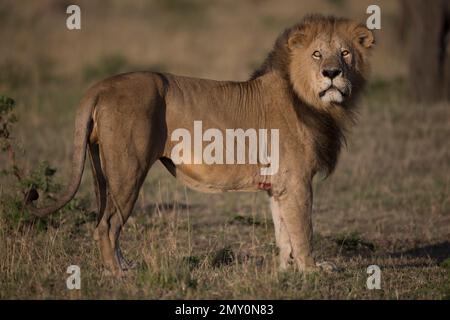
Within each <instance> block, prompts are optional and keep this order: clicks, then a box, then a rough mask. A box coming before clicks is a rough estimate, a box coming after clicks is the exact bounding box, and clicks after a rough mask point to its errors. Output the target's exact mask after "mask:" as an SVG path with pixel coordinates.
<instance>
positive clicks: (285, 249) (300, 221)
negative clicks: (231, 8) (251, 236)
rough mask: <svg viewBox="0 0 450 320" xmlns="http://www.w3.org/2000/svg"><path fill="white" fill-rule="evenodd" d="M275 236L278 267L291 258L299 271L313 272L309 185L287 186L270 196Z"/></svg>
mask: <svg viewBox="0 0 450 320" xmlns="http://www.w3.org/2000/svg"><path fill="white" fill-rule="evenodd" d="M271 201H272V206H271V207H272V215H273V217H274V225H275V235H276V238H277V245H278V246H279V249H280V262H281V268H284V267H286V265H287V263H289V260H290V259H292V260H293V263H294V264H295V266H296V267H298V269H299V270H301V271H310V270H315V269H316V268H317V267H316V265H315V263H314V259H313V256H312V235H313V230H312V217H311V214H312V188H311V183H310V182H305V183H299V184H295V185H291V186H290V188H289V187H287V188H286V191H285V192H284V193H282V194H281V195H279V196H273V197H272V200H271Z"/></svg>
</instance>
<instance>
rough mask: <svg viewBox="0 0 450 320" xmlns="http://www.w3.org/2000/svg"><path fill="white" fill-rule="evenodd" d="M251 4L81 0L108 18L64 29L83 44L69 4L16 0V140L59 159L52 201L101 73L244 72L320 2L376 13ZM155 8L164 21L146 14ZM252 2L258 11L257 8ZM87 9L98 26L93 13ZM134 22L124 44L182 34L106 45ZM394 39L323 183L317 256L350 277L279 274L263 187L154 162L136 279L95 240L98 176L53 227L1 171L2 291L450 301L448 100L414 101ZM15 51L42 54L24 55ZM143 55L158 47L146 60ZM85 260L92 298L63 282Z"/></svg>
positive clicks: (51, 181) (142, 209) (135, 251)
mask: <svg viewBox="0 0 450 320" xmlns="http://www.w3.org/2000/svg"><path fill="white" fill-rule="evenodd" d="M254 2H255V4H253V5H250V4H240V5H239V8H231V7H230V5H229V4H227V2H226V1H219V2H218V4H214V5H206V4H205V3H204V2H201V1H195V3H196V4H195V5H192V2H191V1H187V0H183V1H181V0H177V1H175V0H172V1H169V2H167V3H166V2H165V3H166V4H164V5H162V4H161V3H162V2H158V1H154V2H151V5H152V6H151V7H147V4H146V2H143V1H134V2H133V4H132V5H130V6H129V7H126V8H124V7H123V6H122V5H121V4H120V3H121V2H114V5H111V6H110V7H109V9H108V10H106V9H105V11H102V10H101V8H100V9H98V8H97V9H95V6H94V5H93V4H88V3H95V2H93V1H91V2H85V3H84V2H82V3H83V4H84V5H86V6H87V8H89V9H91V10H97V11H95V12H103V13H104V14H103V15H99V16H98V19H97V20H96V22H95V23H96V25H95V27H96V31H95V32H94V31H92V28H91V27H89V25H87V26H86V31H85V32H86V33H85V34H81V35H75V36H74V35H70V36H69V35H67V37H72V38H70V39H69V40H68V39H67V38H65V36H64V32H65V31H64V30H63V31H61V30H60V31H58V30H59V29H54V28H53V27H54V25H56V24H57V23H58V22H57V21H59V20H58V19H59V18H61V17H62V18H63V19H64V15H63V14H60V13H58V6H55V3H56V2H52V1H43V2H42V3H43V4H41V5H39V6H36V5H34V3H35V2H29V7H28V10H19V9H21V8H18V5H14V2H11V3H9V2H8V1H6V2H5V3H6V4H8V5H10V6H11V7H9V9H11V8H13V10H14V11H13V12H14V14H16V15H18V17H20V19H18V20H20V21H24V23H25V25H19V24H16V23H17V22H13V21H10V20H8V19H6V18H3V19H4V20H3V21H7V23H5V24H4V26H3V28H0V29H1V32H2V36H4V37H9V38H7V39H9V40H11V41H9V42H7V43H10V44H11V48H9V49H8V50H9V51H10V52H9V51H8V50H2V51H1V52H0V56H1V57H2V59H3V60H2V61H10V62H9V63H6V62H5V63H3V64H2V65H1V66H0V68H1V69H0V88H1V92H0V93H4V94H7V95H8V96H11V97H13V98H14V99H15V100H16V101H17V110H16V114H17V115H18V117H19V122H18V123H17V124H16V125H15V127H14V135H13V137H14V143H15V147H16V149H17V150H18V151H17V159H18V164H19V166H20V167H21V168H23V170H24V171H25V172H30V171H32V170H34V169H35V168H37V167H38V162H39V161H43V160H48V161H49V163H50V165H51V166H52V167H55V168H57V172H56V175H55V176H51V175H48V176H47V178H45V174H42V173H41V174H37V175H36V176H37V178H39V179H40V181H41V180H42V181H41V182H42V184H43V187H45V184H46V183H47V184H48V185H50V187H51V188H50V189H49V190H48V192H47V194H48V195H50V196H53V195H54V194H56V193H57V191H58V190H59V189H60V188H59V187H58V185H57V184H56V183H55V181H56V182H58V183H60V184H62V185H64V184H65V183H67V179H68V176H69V174H68V173H69V165H70V157H71V152H72V145H71V138H72V122H73V115H74V110H75V106H76V104H77V102H78V101H79V99H80V97H81V95H82V93H83V91H85V90H86V88H87V86H88V84H89V83H92V82H93V81H95V80H98V79H100V78H101V77H103V76H106V75H108V74H113V73H115V72H120V71H124V70H133V69H135V68H138V67H139V68H140V67H141V66H142V67H143V68H145V69H155V68H156V69H168V70H170V71H172V72H180V73H185V74H191V75H194V76H209V77H213V78H217V79H225V78H233V79H244V78H245V77H246V76H247V75H248V74H249V73H250V70H251V69H252V68H253V67H254V66H255V65H256V64H257V63H259V62H260V61H261V60H262V58H263V55H264V52H265V51H267V49H268V48H269V47H270V43H271V42H273V39H274V37H275V35H276V33H277V32H279V31H280V30H281V29H282V28H283V27H284V26H285V25H288V24H289V23H290V22H291V21H295V20H294V18H295V16H297V17H299V16H301V15H302V14H303V13H305V11H306V12H312V11H314V10H318V8H319V9H320V10H324V11H325V12H331V13H336V14H340V13H342V12H343V11H345V12H351V11H357V12H356V13H351V14H354V15H355V16H358V15H359V16H363V15H364V12H365V10H363V9H361V10H360V11H358V10H359V9H358V5H354V6H353V5H352V3H349V2H346V1H339V3H341V2H343V3H347V9H339V8H338V7H336V6H337V4H336V3H338V2H337V1H323V2H321V4H320V6H319V7H313V6H312V5H310V4H308V5H306V4H302V5H301V7H302V9H303V10H300V9H298V11H301V13H300V12H297V11H296V10H292V9H290V10H289V8H293V6H294V4H293V2H292V3H291V2H290V1H286V3H285V5H284V6H281V5H275V4H273V3H271V2H270V1H254ZM239 3H241V2H239ZM357 3H361V2H359V1H358V2H357ZM256 4H257V5H258V6H256V7H255V5H256ZM22 5H23V4H22ZM180 6H181V8H183V6H187V7H184V9H183V10H182V11H181V12H188V13H189V14H187V15H184V14H183V15H182V17H183V18H180V10H181V9H180ZM289 6H291V7H289ZM359 6H360V7H363V5H361V4H359ZM48 8H54V9H52V10H53V11H51V12H52V13H51V14H49V15H50V16H49V17H47V18H46V19H45V21H41V20H40V19H39V17H40V14H39V13H41V14H42V12H43V11H42V10H44V9H48ZM145 8H147V9H146V10H150V11H145V12H147V13H148V12H152V14H153V15H152V16H151V17H152V19H149V18H148V17H147V16H145V15H144V13H143V9H145ZM148 8H150V9H148ZM186 8H187V9H186ZM252 8H258V9H252ZM382 8H386V10H385V11H384V12H386V19H385V20H383V21H386V28H391V29H389V30H392V29H393V28H394V26H395V10H394V9H392V8H391V5H386V7H382ZM0 9H1V7H0ZM125 9H127V10H128V11H127V10H125ZM238 9H239V10H238ZM252 10H256V12H254V14H251V13H253V12H252ZM1 12H4V10H3V11H2V10H0V16H1ZM89 12H91V11H87V12H86V16H87V19H92V18H90V17H89ZM155 12H156V13H155ZM158 12H159V13H160V14H157V13H158ZM219 12H220V14H218V13H219ZM236 12H239V14H237V15H235V14H234V13H236ZM358 12H359V13H358ZM13 16H14V15H13ZM33 17H34V18H33ZM161 17H165V19H162V18H161ZM196 17H197V18H196ZM198 17H202V18H201V19H200V18H198ZM113 18H115V20H114V19H113ZM5 19H6V20H5ZM33 19H35V20H33ZM147 20H149V21H147ZM196 20H198V21H197V22H195V21H196ZM32 21H34V22H32ZM87 21H91V20H87ZM32 23H34V24H35V25H36V28H37V29H38V30H47V31H48V34H46V35H43V37H45V39H44V40H42V42H43V43H44V44H46V45H47V46H48V47H49V48H52V50H49V54H48V55H46V54H45V52H47V51H44V50H43V49H42V47H43V45H40V44H39V43H38V41H37V39H35V37H37V33H36V34H34V33H33V34H31V35H30V34H29V33H28V35H27V34H26V33H25V30H27V28H29V26H30V25H33V24H32ZM93 23H94V22H93ZM125 23H126V25H127V26H128V29H127V31H123V30H122V31H120V32H118V33H116V34H115V36H116V39H115V40H116V41H117V42H120V39H122V38H125V37H126V36H127V35H128V36H129V35H130V34H131V33H134V32H135V31H138V30H139V32H140V35H145V32H147V33H148V37H150V38H151V37H156V39H161V38H162V37H163V36H170V39H171V41H170V42H167V41H166V42H164V41H161V42H158V49H155V45H154V44H152V43H151V42H150V41H148V43H147V44H145V45H144V47H136V46H138V45H137V44H134V43H131V44H130V45H129V46H126V47H124V48H123V50H121V49H122V48H121V46H120V44H118V43H115V42H114V41H113V40H112V39H110V37H111V35H110V34H109V33H108V34H105V35H104V38H102V41H104V42H103V43H100V44H98V43H97V42H96V41H94V39H99V38H98V37H99V35H100V34H102V32H103V33H104V32H105V30H115V29H114V28H119V27H118V26H117V25H116V27H114V25H115V24H119V25H121V24H125ZM197 23H204V24H208V26H210V28H204V26H201V25H200V26H199V25H198V24H197ZM27 26H28V27H27ZM180 26H183V28H181V27H180ZM237 26H240V27H244V26H245V27H246V30H249V31H252V32H253V33H252V34H254V38H252V40H253V41H250V39H247V38H246V36H245V35H242V34H241V33H236V28H237ZM147 27H148V28H149V27H153V29H151V30H149V29H145V28H147ZM5 30H6V31H5ZM8 30H9V33H8ZM144 31H145V32H144ZM127 32H129V33H127ZM11 34H12V35H13V36H11ZM95 35H96V36H97V37H95ZM233 35H235V36H234V37H233ZM77 37H78V38H77ZM392 37H393V35H392V34H390V33H386V32H385V33H382V34H381V35H380V38H381V39H380V47H379V48H378V51H376V52H375V54H374V61H375V65H374V80H373V81H372V82H371V85H370V86H369V88H368V90H367V93H366V95H365V96H364V99H363V101H362V103H361V109H360V117H359V118H360V120H359V123H358V125H357V126H356V127H355V129H354V130H353V132H352V133H351V134H350V135H349V139H348V147H347V150H345V151H344V152H343V155H342V157H341V160H340V163H339V165H338V168H337V170H336V173H335V174H334V175H333V176H332V177H330V178H329V179H327V180H325V181H323V180H321V179H320V177H318V178H317V179H316V183H315V204H314V227H315V236H314V242H315V254H316V256H317V258H318V260H329V261H332V262H334V263H336V264H337V265H338V266H339V267H340V268H341V270H340V271H339V272H337V273H334V274H312V275H308V276H304V275H302V274H299V273H296V272H293V271H287V272H283V273H281V272H279V271H278V269H277V263H276V262H277V251H276V247H275V244H274V234H273V226H272V222H271V217H270V212H269V208H268V201H267V199H266V196H265V194H264V193H258V194H239V193H236V194H220V195H204V194H200V193H197V192H194V191H191V190H188V189H186V188H185V187H184V186H182V185H181V184H179V183H178V182H177V181H176V180H175V179H173V178H172V177H171V176H169V174H168V173H166V172H165V171H164V169H163V168H162V166H160V165H157V166H155V167H154V168H152V170H151V171H150V174H149V176H148V178H147V180H146V182H145V184H144V188H143V192H142V193H141V196H140V198H139V201H138V203H137V207H136V210H135V214H134V215H133V216H132V218H131V219H130V221H129V222H128V223H127V225H126V227H125V230H124V232H123V235H122V238H121V244H122V247H123V249H124V252H125V255H126V256H127V257H128V258H130V259H131V260H133V261H135V262H136V264H137V267H136V269H135V270H133V271H132V272H130V273H129V274H128V276H127V277H126V278H124V279H121V280H114V279H111V278H109V277H106V276H104V275H103V274H102V272H101V270H102V267H101V263H100V255H99V250H98V248H97V246H96V243H95V242H94V240H93V239H92V232H93V228H94V223H95V222H94V221H95V213H93V212H92V211H93V210H94V201H93V200H94V197H93V194H92V193H93V188H92V186H91V184H92V180H91V177H90V175H89V173H87V174H85V177H84V178H83V183H82V186H81V189H80V192H79V193H78V195H77V198H76V200H75V201H73V202H71V203H70V205H69V206H67V207H66V208H65V209H64V210H63V212H61V213H60V214H57V215H55V216H53V217H52V218H50V219H48V220H45V221H37V220H32V219H29V218H28V217H26V216H24V215H23V213H22V212H21V210H20V209H18V206H17V204H16V203H15V202H14V199H18V198H19V197H20V195H19V194H18V189H19V188H18V186H17V185H16V183H15V181H14V179H13V178H12V177H7V176H2V177H0V200H1V201H0V298H2V299H10V298H40V299H41V298H169V299H172V298H192V299H197V298H214V299H215V298H262V299H267V298H286V299H296V298H318V299H353V298H357V299H419V298H420V299H445V298H446V299H448V298H450V261H449V260H448V259H449V258H450V196H449V195H450V192H449V188H450V151H449V148H448V137H449V136H450V123H449V119H450V106H449V105H445V104H436V105H419V104H415V103H411V102H408V100H407V99H406V98H407V97H406V96H405V90H404V89H405V88H404V84H403V81H402V80H401V79H402V78H403V73H402V72H403V70H404V65H403V64H402V61H401V59H398V57H397V56H396V55H397V54H398V50H400V49H398V48H397V49H398V50H397V49H396V50H392V53H391V52H390V51H389V50H388V49H387V48H386V43H391V42H393V41H394V40H392ZM74 39H78V40H79V41H81V42H82V43H83V44H86V45H87V44H92V46H90V47H89V48H87V49H86V50H87V51H86V54H85V55H83V57H80V58H79V59H74V55H75V56H76V52H77V50H80V49H74V50H75V53H72V54H71V53H69V52H68V51H67V50H68V49H67V48H66V47H65V46H64V45H63V44H62V43H61V41H63V42H64V41H75V40H74ZM218 39H219V40H218ZM255 39H257V40H258V41H255ZM26 40H29V42H31V43H33V41H34V43H33V45H29V44H28V43H29V42H27V41H26ZM58 41H60V42H58ZM5 43H6V42H5ZM228 44H230V46H231V49H230V46H229V45H228ZM141 45H142V44H141ZM17 48H32V52H31V53H30V52H28V54H29V55H30V56H27V50H28V49H27V50H25V51H20V52H21V54H16V55H14V54H12V53H13V52H18V51H15V50H16V49H17ZM145 48H147V49H145ZM219 48H221V49H219ZM30 50H31V49H30ZM220 50H223V51H220ZM151 51H152V52H151ZM153 51H157V52H156V53H155V52H153ZM118 52H119V53H118ZM139 52H146V53H148V54H146V55H145V58H142V59H139V58H136V57H137V56H138V53H139ZM219 52H220V54H219ZM22 56H23V57H22ZM27 57H28V58H30V57H32V58H30V59H28V58H27ZM55 57H57V58H55ZM7 58H8V59H13V60H7ZM11 61H13V62H14V63H13V62H11ZM27 61H28V62H27ZM205 61H206V62H205ZM200 62H202V63H203V64H202V65H199V63H200ZM30 74H31V76H28V75H30ZM0 161H1V162H0V169H5V168H8V162H7V158H6V157H4V156H0ZM47 173H48V174H50V173H51V172H50V173H49V172H47ZM43 177H44V178H43ZM72 264H76V265H79V266H80V267H81V277H82V289H81V290H80V291H69V290H67V289H66V277H67V276H68V274H66V269H67V267H68V266H69V265H72ZM372 264H376V265H378V266H380V268H381V270H382V280H381V288H382V289H381V290H368V289H367V288H366V279H367V276H368V274H367V273H366V268H367V267H368V266H369V265H372Z"/></svg>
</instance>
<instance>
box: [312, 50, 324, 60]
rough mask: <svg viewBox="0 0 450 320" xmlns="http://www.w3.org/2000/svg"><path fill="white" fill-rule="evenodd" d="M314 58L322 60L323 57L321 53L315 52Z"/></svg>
mask: <svg viewBox="0 0 450 320" xmlns="http://www.w3.org/2000/svg"><path fill="white" fill-rule="evenodd" d="M312 57H313V58H314V59H320V58H321V57H322V55H321V54H320V52H319V51H317V50H316V51H314V52H313V54H312Z"/></svg>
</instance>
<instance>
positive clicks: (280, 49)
mask: <svg viewBox="0 0 450 320" xmlns="http://www.w3.org/2000/svg"><path fill="white" fill-rule="evenodd" d="M373 44H374V37H373V34H372V32H371V31H369V30H368V29H367V28H366V27H365V26H364V25H362V24H359V23H356V22H354V21H351V20H347V19H342V18H335V17H324V16H320V15H314V16H308V17H306V18H304V19H303V20H302V21H301V22H300V23H298V24H296V25H294V26H293V27H291V28H289V29H287V30H285V31H284V32H283V33H282V34H281V35H280V36H279V37H278V39H277V41H276V43H275V46H274V48H273V50H272V51H271V52H270V54H269V55H268V57H267V59H266V60H265V62H264V63H263V65H262V66H261V67H260V68H259V69H258V70H257V71H256V72H255V73H254V74H253V76H252V77H251V78H250V79H249V80H248V81H244V82H232V81H213V80H205V79H196V78H189V77H182V76H176V75H172V74H167V73H165V74H162V73H153V72H134V73H127V74H121V75H117V76H114V77H111V78H109V79H106V80H103V81H101V82H99V83H98V84H96V85H94V86H93V87H92V88H90V89H89V91H88V93H87V94H86V96H85V97H84V98H83V99H82V101H81V104H80V106H79V107H78V111H77V114H76V119H75V136H74V145H75V150H74V156H73V171H72V179H71V182H70V185H69V187H68V190H67V192H66V193H64V195H63V196H62V197H61V198H60V199H59V200H58V201H57V202H56V203H55V204H54V205H52V206H50V207H46V208H39V209H38V208H35V207H33V206H31V202H32V201H34V200H36V199H37V198H38V194H37V192H36V190H34V189H31V190H30V192H29V193H28V195H27V199H26V202H27V204H28V205H29V208H30V210H31V212H33V213H34V214H35V215H37V216H39V217H43V216H46V215H48V214H50V213H52V212H54V211H56V210H58V209H60V208H61V207H62V206H64V205H65V204H66V203H67V202H68V201H70V200H71V199H72V198H73V196H74V195H75V193H76V192H77V190H78V187H79V184H80V180H81V176H82V173H83V169H84V162H85V156H86V149H87V148H86V147H88V148H89V155H90V160H91V163H92V169H93V174H94V178H95V182H96V184H95V191H96V196H97V202H98V210H99V212H98V221H97V227H96V229H95V234H94V237H95V239H96V240H98V241H99V244H100V250H101V253H102V258H103V262H104V264H105V266H106V267H107V268H108V269H109V270H111V271H112V272H113V273H114V274H122V272H123V270H126V269H128V268H129V264H128V263H127V261H126V260H125V259H124V258H123V256H122V254H121V251H120V248H119V240H118V239H119V235H120V232H121V230H122V227H123V225H124V223H125V222H126V221H127V219H128V217H129V216H130V214H131V212H132V209H133V206H134V204H135V201H136V198H137V196H138V193H139V189H140V187H141V185H142V183H143V181H144V179H145V177H146V175H147V172H148V171H149V169H150V167H151V166H152V165H153V164H154V163H155V161H157V160H160V161H161V162H162V163H163V164H164V166H165V167H166V168H167V169H168V170H169V171H170V172H171V174H172V175H174V176H175V177H177V178H179V179H181V180H182V181H183V182H184V183H185V184H186V185H188V186H190V187H192V188H194V189H197V190H201V191H205V192H223V191H258V190H265V191H266V192H267V193H268V195H269V197H270V201H271V209H272V216H273V221H274V226H275V237H276V242H277V245H278V247H279V249H280V254H279V258H280V266H281V268H285V267H286V266H288V265H289V264H292V263H293V264H294V265H295V266H296V267H297V268H298V269H300V270H302V271H308V270H315V269H316V268H318V266H320V264H317V265H316V264H315V262H314V259H313V255H312V243H311V242H312V241H311V239H312V223H311V213H312V212H311V211H312V188H311V185H312V180H313V177H314V175H315V174H316V173H317V172H319V171H323V172H325V173H326V174H330V173H331V172H332V171H333V169H334V168H335V165H336V162H337V158H338V154H339V151H340V149H341V144H342V141H343V139H344V136H343V133H344V131H345V129H346V128H347V126H348V124H350V123H352V119H353V110H354V106H355V98H356V97H357V96H358V93H359V92H360V91H361V88H362V87H363V84H364V82H365V79H366V78H367V75H368V71H369V67H368V61H367V58H368V51H369V48H370V47H372V45H373ZM196 120H201V121H202V123H203V127H204V128H217V129H219V130H221V131H222V132H224V130H225V129H226V128H243V129H246V128H255V129H270V128H276V129H279V153H280V163H279V170H278V171H277V173H276V174H274V175H261V171H260V169H261V167H262V166H263V164H261V163H258V164H186V163H181V164H175V163H174V162H175V161H172V160H173V159H171V150H172V148H173V147H174V142H173V141H171V139H170V137H171V133H172V132H173V131H174V130H176V129H177V128H187V129H188V130H190V131H191V132H192V131H193V123H194V121H196Z"/></svg>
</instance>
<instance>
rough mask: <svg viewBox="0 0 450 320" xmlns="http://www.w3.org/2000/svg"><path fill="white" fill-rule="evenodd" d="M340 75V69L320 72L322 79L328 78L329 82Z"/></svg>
mask: <svg viewBox="0 0 450 320" xmlns="http://www.w3.org/2000/svg"><path fill="white" fill-rule="evenodd" d="M341 73H342V70H341V69H337V68H335V69H323V70H322V75H323V76H324V77H327V78H330V79H331V80H333V79H334V78H336V77H337V76H338V75H340V74H341Z"/></svg>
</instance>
